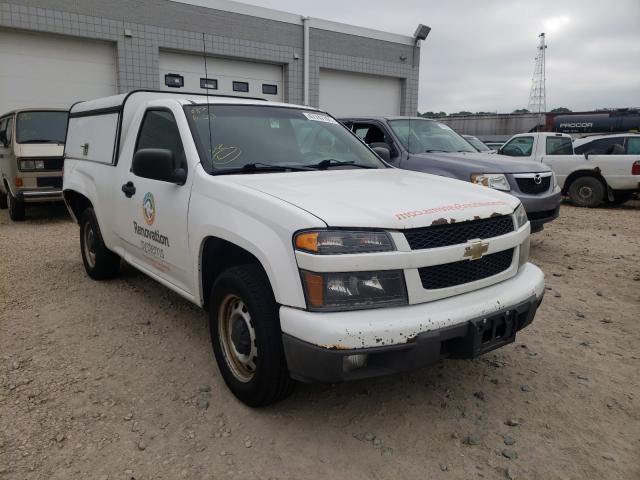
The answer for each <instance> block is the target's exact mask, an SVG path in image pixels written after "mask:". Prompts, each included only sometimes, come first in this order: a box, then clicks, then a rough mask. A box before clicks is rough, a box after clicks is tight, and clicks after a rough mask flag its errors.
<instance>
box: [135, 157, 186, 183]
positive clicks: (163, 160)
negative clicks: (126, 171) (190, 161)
mask: <svg viewBox="0 0 640 480" xmlns="http://www.w3.org/2000/svg"><path fill="white" fill-rule="evenodd" d="M131 171H132V172H133V174H134V175H136V176H138V177H142V178H150V179H152V180H159V181H161V182H169V183H176V184H178V185H183V184H184V183H185V181H186V180H187V172H186V171H185V170H184V168H174V158H173V152H172V151H171V150H165V149H162V148H143V149H142V150H138V151H137V152H136V153H135V154H134V155H133V161H132V162H131Z"/></svg>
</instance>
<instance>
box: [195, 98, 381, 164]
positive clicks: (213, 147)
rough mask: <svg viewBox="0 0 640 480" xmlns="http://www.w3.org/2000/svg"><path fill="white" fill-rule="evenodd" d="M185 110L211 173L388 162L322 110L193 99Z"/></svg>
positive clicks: (201, 153) (203, 161)
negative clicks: (196, 102)
mask: <svg viewBox="0 0 640 480" xmlns="http://www.w3.org/2000/svg"><path fill="white" fill-rule="evenodd" d="M185 111H186V113H187V119H188V121H189V124H190V126H191V131H192V133H193V136H194V139H195V141H196V144H197V145H198V152H199V154H200V159H201V162H202V164H203V165H204V166H205V168H207V170H208V171H209V172H211V173H224V172H225V171H226V172H233V171H235V170H238V169H243V167H244V168H245V169H246V167H248V166H251V167H253V171H259V170H260V169H263V170H264V169H265V168H267V167H283V168H284V167H297V168H298V169H300V170H312V169H324V168H329V167H336V168H363V167H365V168H385V167H386V165H385V164H384V163H382V162H381V161H380V160H379V159H378V157H377V156H376V155H375V154H374V153H372V152H371V151H370V150H369V149H368V148H367V147H366V146H365V145H364V144H362V143H361V142H360V141H359V140H358V139H357V138H356V137H355V136H354V135H353V134H351V132H349V130H347V129H346V128H345V127H344V126H343V125H342V124H340V123H338V122H337V121H336V120H334V119H333V118H332V117H330V116H329V115H327V114H325V113H320V112H314V111H308V110H301V109H297V108H286V107H272V106H266V105H265V106H261V105H260V106H259V105H210V106H209V108H207V106H206V105H194V106H186V107H185ZM209 115H210V117H209Z"/></svg>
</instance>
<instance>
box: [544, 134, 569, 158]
mask: <svg viewBox="0 0 640 480" xmlns="http://www.w3.org/2000/svg"><path fill="white" fill-rule="evenodd" d="M546 152H547V155H573V144H572V143H571V139H570V138H567V137H547V145H546Z"/></svg>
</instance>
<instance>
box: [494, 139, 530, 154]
mask: <svg viewBox="0 0 640 480" xmlns="http://www.w3.org/2000/svg"><path fill="white" fill-rule="evenodd" d="M532 150H533V137H518V138H514V139H513V140H511V141H510V142H508V143H507V144H506V145H505V146H504V147H502V150H501V153H502V155H509V156H510V157H528V156H530V155H531V151H532Z"/></svg>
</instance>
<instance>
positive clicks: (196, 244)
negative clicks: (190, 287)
mask: <svg viewBox="0 0 640 480" xmlns="http://www.w3.org/2000/svg"><path fill="white" fill-rule="evenodd" d="M221 178H224V177H221ZM205 181H206V180H205ZM196 182H197V183H200V182H199V181H198V180H196ZM215 183H216V184H217V185H216V186H215V187H213V186H212V187H210V188H207V189H206V190H202V189H201V188H200V186H198V188H194V190H193V193H192V196H191V203H190V207H189V239H190V244H191V248H190V249H191V251H192V252H197V255H194V260H193V261H194V268H193V271H194V274H195V275H196V277H195V278H194V285H197V286H198V288H196V289H194V290H195V291H196V294H197V301H198V303H199V304H200V305H203V304H204V298H205V295H206V292H203V286H202V279H201V272H202V269H201V268H202V253H203V245H204V242H205V241H206V239H207V238H208V237H216V238H219V239H222V240H225V241H227V242H230V243H232V244H234V245H236V246H238V247H240V248H242V249H244V250H246V251H247V252H249V253H251V254H252V255H253V256H254V257H256V258H257V259H258V260H259V262H260V263H261V265H262V267H263V268H264V271H265V272H266V274H267V277H268V278H269V281H270V283H271V287H272V289H273V294H274V297H275V299H276V302H278V303H279V304H281V305H287V306H291V307H296V308H305V307H306V302H305V299H304V294H303V291H302V284H301V281H300V274H299V272H298V265H297V262H296V258H295V254H294V249H293V243H292V238H293V234H294V232H296V231H298V230H301V229H305V228H322V227H326V224H324V222H321V221H320V220H319V219H318V218H316V217H315V216H313V215H311V214H309V213H307V212H305V211H303V210H301V209H299V208H298V207H295V206H293V205H290V204H288V203H286V202H283V201H282V200H279V199H277V198H274V197H271V196H269V195H265V194H262V193H260V192H257V191H255V190H251V189H245V188H241V189H238V188H237V186H233V187H229V186H228V185H224V182H223V181H221V182H215ZM225 187H228V188H225ZM203 191H204V192H205V193H204V194H203V193H201V192H203ZM254 206H255V207H254Z"/></svg>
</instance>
